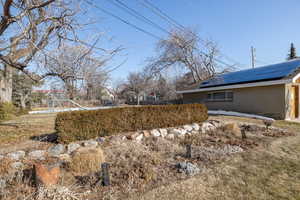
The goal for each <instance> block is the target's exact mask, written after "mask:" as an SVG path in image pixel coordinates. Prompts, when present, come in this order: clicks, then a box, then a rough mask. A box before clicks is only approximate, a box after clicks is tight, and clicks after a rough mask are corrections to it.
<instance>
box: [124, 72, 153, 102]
mask: <svg viewBox="0 0 300 200" xmlns="http://www.w3.org/2000/svg"><path fill="white" fill-rule="evenodd" d="M121 87H122V92H121V93H122V94H123V97H127V98H128V97H134V99H135V100H136V101H137V104H138V105H139V104H140V97H141V95H142V94H145V93H147V92H149V91H150V90H151V89H152V87H153V84H152V77H150V76H148V75H147V74H146V73H144V72H132V73H130V74H129V75H128V77H127V80H126V82H125V83H124V84H123V85H121Z"/></svg>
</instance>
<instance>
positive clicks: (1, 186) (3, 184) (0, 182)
mask: <svg viewBox="0 0 300 200" xmlns="http://www.w3.org/2000/svg"><path fill="white" fill-rule="evenodd" d="M5 187H6V180H4V179H0V189H4V188H5Z"/></svg>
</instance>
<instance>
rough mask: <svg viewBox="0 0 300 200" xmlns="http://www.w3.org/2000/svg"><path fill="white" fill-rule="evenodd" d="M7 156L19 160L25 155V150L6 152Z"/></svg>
mask: <svg viewBox="0 0 300 200" xmlns="http://www.w3.org/2000/svg"><path fill="white" fill-rule="evenodd" d="M7 157H8V158H10V159H12V160H20V159H23V158H24V157H25V151H16V152H12V153H9V154H7Z"/></svg>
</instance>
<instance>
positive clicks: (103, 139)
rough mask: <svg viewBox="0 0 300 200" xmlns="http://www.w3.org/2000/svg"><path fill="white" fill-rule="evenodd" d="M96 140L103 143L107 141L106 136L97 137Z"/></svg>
mask: <svg viewBox="0 0 300 200" xmlns="http://www.w3.org/2000/svg"><path fill="white" fill-rule="evenodd" d="M96 141H97V142H99V143H100V144H101V143H103V142H105V137H98V138H97V139H96Z"/></svg>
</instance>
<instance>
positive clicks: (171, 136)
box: [166, 133, 175, 140]
mask: <svg viewBox="0 0 300 200" xmlns="http://www.w3.org/2000/svg"><path fill="white" fill-rule="evenodd" d="M166 138H167V139H170V140H173V139H174V138H175V135H174V134H172V133H170V134H168V135H167V136H166Z"/></svg>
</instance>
